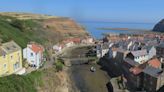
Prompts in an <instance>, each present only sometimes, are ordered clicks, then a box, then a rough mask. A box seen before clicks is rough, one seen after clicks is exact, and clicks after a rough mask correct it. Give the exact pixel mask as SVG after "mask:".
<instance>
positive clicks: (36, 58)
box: [23, 43, 44, 69]
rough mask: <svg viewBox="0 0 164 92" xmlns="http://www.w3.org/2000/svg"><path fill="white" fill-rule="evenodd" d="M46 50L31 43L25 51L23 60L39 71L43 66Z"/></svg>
mask: <svg viewBox="0 0 164 92" xmlns="http://www.w3.org/2000/svg"><path fill="white" fill-rule="evenodd" d="M43 51H44V48H43V47H42V46H41V45H39V44H36V43H30V44H28V45H27V47H26V48H25V49H23V58H24V59H26V60H27V62H28V64H29V65H30V66H33V67H36V69H38V68H39V67H40V66H41V65H42V64H43Z"/></svg>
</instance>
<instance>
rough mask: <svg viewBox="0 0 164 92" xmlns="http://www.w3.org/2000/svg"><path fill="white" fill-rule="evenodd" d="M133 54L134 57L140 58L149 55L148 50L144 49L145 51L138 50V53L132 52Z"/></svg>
mask: <svg viewBox="0 0 164 92" xmlns="http://www.w3.org/2000/svg"><path fill="white" fill-rule="evenodd" d="M131 53H132V54H133V56H135V57H138V56H144V55H147V54H148V53H147V50H146V49H143V50H137V51H131Z"/></svg>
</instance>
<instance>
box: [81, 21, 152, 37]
mask: <svg viewBox="0 0 164 92" xmlns="http://www.w3.org/2000/svg"><path fill="white" fill-rule="evenodd" d="M79 23H80V25H82V26H83V27H85V29H86V31H88V32H89V33H90V35H91V36H92V37H94V38H95V39H101V38H102V37H103V36H104V35H103V34H105V33H115V34H120V33H123V34H126V33H130V31H121V30H103V29H98V28H129V29H145V30H152V29H153V27H154V25H155V23H126V22H125V23H124V22H91V21H89V22H88V21H87V22H86V21H83V22H79Z"/></svg>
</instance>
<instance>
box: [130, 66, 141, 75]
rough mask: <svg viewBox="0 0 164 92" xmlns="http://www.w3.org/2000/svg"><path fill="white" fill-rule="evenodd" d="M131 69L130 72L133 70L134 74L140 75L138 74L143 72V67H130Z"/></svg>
mask: <svg viewBox="0 0 164 92" xmlns="http://www.w3.org/2000/svg"><path fill="white" fill-rule="evenodd" d="M129 70H130V72H132V73H133V74H134V75H138V74H140V73H141V72H142V69H141V68H139V67H133V68H130V69H129Z"/></svg>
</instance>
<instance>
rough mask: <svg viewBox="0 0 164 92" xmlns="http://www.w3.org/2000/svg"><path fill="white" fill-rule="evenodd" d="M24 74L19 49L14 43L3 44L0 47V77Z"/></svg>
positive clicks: (20, 50)
mask: <svg viewBox="0 0 164 92" xmlns="http://www.w3.org/2000/svg"><path fill="white" fill-rule="evenodd" d="M24 73H25V68H22V49H21V47H20V46H19V45H17V44H16V43H15V42H14V41H10V42H7V43H3V44H2V45H1V46H0V76H6V75H10V74H20V75H21V74H24Z"/></svg>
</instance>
